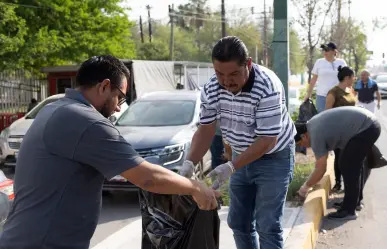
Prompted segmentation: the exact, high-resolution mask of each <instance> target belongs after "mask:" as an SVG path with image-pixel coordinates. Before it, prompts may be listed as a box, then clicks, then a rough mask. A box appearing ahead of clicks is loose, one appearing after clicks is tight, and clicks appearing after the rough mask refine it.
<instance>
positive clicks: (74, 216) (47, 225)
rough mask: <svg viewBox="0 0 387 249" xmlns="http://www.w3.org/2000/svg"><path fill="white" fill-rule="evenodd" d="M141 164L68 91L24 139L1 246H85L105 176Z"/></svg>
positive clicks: (83, 101) (75, 248) (103, 121)
mask: <svg viewBox="0 0 387 249" xmlns="http://www.w3.org/2000/svg"><path fill="white" fill-rule="evenodd" d="M141 162H143V159H142V158H141V157H140V156H139V155H138V154H137V153H136V152H135V151H134V150H133V149H132V147H131V145H130V144H128V143H127V142H126V141H125V140H124V139H123V138H122V137H121V135H120V133H119V132H118V130H117V129H116V128H115V127H114V126H113V125H112V124H111V122H109V120H107V119H106V118H104V117H103V116H102V115H101V114H100V113H99V112H98V111H96V110H95V109H94V107H92V106H91V105H90V104H89V103H88V102H87V101H86V99H85V98H84V97H83V96H82V95H81V94H80V93H79V92H78V91H76V90H74V89H68V90H67V91H66V96H65V97H64V98H62V99H60V100H58V101H56V102H53V103H51V104H49V105H47V106H46V107H44V108H43V109H42V110H41V111H40V112H39V114H38V115H37V117H36V119H35V120H34V122H33V124H32V126H31V127H30V129H29V130H28V132H27V133H26V135H25V136H24V139H23V143H22V145H21V148H20V152H19V156H18V160H17V165H16V174H15V183H14V190H15V200H14V204H13V206H12V208H11V211H10V215H9V217H8V220H7V222H6V224H5V226H4V232H3V234H2V235H1V238H0V248H1V249H6V248H12V249H22V248H23V249H24V248H40V249H52V248H56V249H60V248H73V249H86V248H89V243H90V239H91V237H92V235H93V233H94V231H95V228H96V226H97V223H98V218H99V214H100V208H101V203H102V202H101V196H102V195H101V194H102V184H103V180H104V178H105V177H106V178H108V179H109V178H111V177H113V176H116V175H118V174H120V173H122V172H124V171H126V170H128V169H130V168H132V167H135V166H137V165H138V164H140V163H141Z"/></svg>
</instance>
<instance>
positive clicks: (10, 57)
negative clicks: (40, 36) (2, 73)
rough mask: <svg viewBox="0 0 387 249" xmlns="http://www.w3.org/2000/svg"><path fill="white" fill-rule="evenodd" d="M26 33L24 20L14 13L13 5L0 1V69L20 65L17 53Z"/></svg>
mask: <svg viewBox="0 0 387 249" xmlns="http://www.w3.org/2000/svg"><path fill="white" fill-rule="evenodd" d="M26 34H27V27H26V22H25V20H23V19H22V18H20V17H18V16H17V15H16V13H15V6H13V5H8V4H4V3H0V69H3V70H4V69H9V68H15V67H17V66H20V65H19V64H20V57H19V56H17V54H18V52H19V48H20V47H21V46H23V45H24V43H25V40H24V37H25V35H26Z"/></svg>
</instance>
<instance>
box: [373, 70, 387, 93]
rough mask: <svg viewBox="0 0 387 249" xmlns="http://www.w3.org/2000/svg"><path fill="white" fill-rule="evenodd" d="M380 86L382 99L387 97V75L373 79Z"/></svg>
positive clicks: (376, 76)
mask: <svg viewBox="0 0 387 249" xmlns="http://www.w3.org/2000/svg"><path fill="white" fill-rule="evenodd" d="M373 79H374V80H375V81H376V83H377V84H378V88H379V92H380V96H381V97H382V98H385V97H387V74H378V75H375V76H374V77H373Z"/></svg>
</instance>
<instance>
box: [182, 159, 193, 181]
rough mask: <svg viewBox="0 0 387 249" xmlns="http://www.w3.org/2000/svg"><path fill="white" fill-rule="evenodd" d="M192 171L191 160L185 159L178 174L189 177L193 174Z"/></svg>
mask: <svg viewBox="0 0 387 249" xmlns="http://www.w3.org/2000/svg"><path fill="white" fill-rule="evenodd" d="M194 171H195V165H194V164H193V162H191V161H189V160H185V161H184V163H183V165H182V166H181V168H180V170H179V174H180V175H181V176H184V177H187V178H191V177H192V176H193V174H194Z"/></svg>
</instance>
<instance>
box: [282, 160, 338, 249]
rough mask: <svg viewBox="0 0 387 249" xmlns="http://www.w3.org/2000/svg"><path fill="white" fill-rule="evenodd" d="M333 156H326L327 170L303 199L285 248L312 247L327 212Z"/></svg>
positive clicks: (314, 244)
mask: <svg viewBox="0 0 387 249" xmlns="http://www.w3.org/2000/svg"><path fill="white" fill-rule="evenodd" d="M333 164H334V157H333V156H330V157H329V158H328V164H327V172H326V173H325V175H324V177H323V179H321V181H320V182H319V183H318V184H317V185H316V186H315V187H314V188H313V190H312V191H311V192H310V193H309V194H308V196H307V197H306V199H305V202H304V205H303V206H302V208H301V210H300V213H299V215H298V217H297V219H296V221H295V223H294V226H293V228H292V230H291V232H290V234H289V237H288V238H287V240H286V241H285V246H284V248H285V249H314V248H315V246H316V242H317V238H318V234H319V230H320V225H321V221H322V218H323V217H324V216H325V215H326V214H327V199H328V197H329V191H330V190H331V189H332V187H333V183H334V180H335V176H334V166H333Z"/></svg>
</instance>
